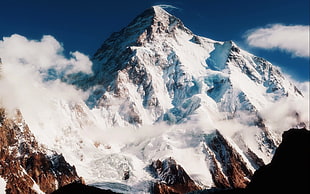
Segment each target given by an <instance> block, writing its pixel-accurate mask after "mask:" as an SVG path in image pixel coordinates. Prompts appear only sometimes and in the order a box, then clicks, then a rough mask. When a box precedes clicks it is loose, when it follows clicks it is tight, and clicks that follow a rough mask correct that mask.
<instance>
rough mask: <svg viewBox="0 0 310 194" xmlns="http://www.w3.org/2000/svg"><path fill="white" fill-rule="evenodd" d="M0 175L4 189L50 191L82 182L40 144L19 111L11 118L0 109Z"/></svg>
mask: <svg viewBox="0 0 310 194" xmlns="http://www.w3.org/2000/svg"><path fill="white" fill-rule="evenodd" d="M0 140H1V141H0V148H1V152H0V159H1V160H0V175H1V177H2V178H3V179H4V180H5V192H6V193H43V192H45V193H51V192H52V191H54V190H56V189H57V188H59V187H61V186H64V185H67V184H69V183H72V182H82V179H81V178H80V177H79V176H78V175H77V173H76V170H75V168H74V166H71V165H69V164H68V163H67V162H66V161H65V159H64V157H63V156H62V155H59V154H57V153H56V152H52V151H50V150H47V149H46V148H44V147H42V146H40V145H39V144H38V142H37V141H36V139H35V137H34V136H33V134H31V132H30V130H29V128H28V126H27V125H26V124H25V122H24V121H23V117H22V115H21V113H20V112H16V115H15V116H14V118H13V119H10V118H7V114H6V113H5V110H4V109H2V108H1V109H0Z"/></svg>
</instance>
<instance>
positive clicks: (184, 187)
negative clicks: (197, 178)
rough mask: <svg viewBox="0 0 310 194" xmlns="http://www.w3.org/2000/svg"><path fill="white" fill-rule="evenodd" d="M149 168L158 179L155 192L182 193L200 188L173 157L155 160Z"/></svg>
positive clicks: (162, 193)
mask: <svg viewBox="0 0 310 194" xmlns="http://www.w3.org/2000/svg"><path fill="white" fill-rule="evenodd" d="M149 170H150V172H151V174H152V175H153V176H154V178H156V179H158V182H156V183H155V184H154V187H153V189H152V193H154V194H170V193H180V194H181V193H187V192H190V191H194V190H198V189H200V187H199V186H197V185H196V184H195V182H194V181H193V180H192V179H191V178H190V177H189V176H188V174H187V173H186V172H185V170H184V169H183V168H182V167H181V166H180V165H178V164H177V163H176V161H175V160H174V159H172V158H168V159H165V160H163V161H160V160H156V161H154V162H153V163H152V164H151V165H150V167H149Z"/></svg>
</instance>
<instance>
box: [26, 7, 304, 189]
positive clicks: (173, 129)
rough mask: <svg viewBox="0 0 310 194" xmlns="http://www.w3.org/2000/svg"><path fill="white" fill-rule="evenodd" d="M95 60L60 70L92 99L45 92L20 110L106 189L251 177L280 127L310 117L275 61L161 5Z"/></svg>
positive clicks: (39, 135) (229, 184)
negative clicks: (190, 24) (195, 26)
mask: <svg viewBox="0 0 310 194" xmlns="http://www.w3.org/2000/svg"><path fill="white" fill-rule="evenodd" d="M92 62H93V66H92V70H93V74H83V73H81V72H80V73H74V74H70V75H68V74H66V75H64V76H63V77H61V81H62V82H61V84H64V83H63V82H65V83H66V84H71V85H70V87H71V86H72V85H74V86H75V87H77V88H80V89H82V90H83V91H79V92H80V93H79V94H81V93H82V94H81V95H84V96H86V98H85V99H86V100H84V101H83V100H82V99H81V98H78V100H76V99H72V98H71V97H68V98H62V97H59V96H57V95H55V96H48V95H45V98H44V102H46V104H47V106H44V109H43V108H42V109H40V110H41V111H42V113H41V112H39V113H38V112H31V111H29V110H25V109H23V107H21V108H20V112H21V115H23V116H24V120H25V121H24V122H25V124H27V126H28V127H29V130H30V131H31V132H32V134H33V135H34V136H35V138H36V140H37V141H38V143H39V144H44V147H46V148H47V149H50V150H55V152H57V153H61V154H62V156H63V157H64V158H65V159H66V161H68V163H70V164H71V165H74V167H75V169H76V171H77V173H78V175H79V176H82V177H83V178H84V180H85V181H86V183H87V184H91V185H93V186H96V187H100V188H102V189H110V190H112V191H113V192H119V193H150V192H155V191H162V192H164V191H167V192H168V191H169V192H179V193H182V192H183V191H184V192H185V191H186V192H188V191H190V190H192V189H198V188H199V189H200V188H201V189H204V188H210V187H219V188H240V187H246V185H247V184H248V183H249V181H250V179H251V177H252V175H253V172H254V171H255V170H256V169H258V168H259V167H260V166H262V165H264V164H265V163H268V162H269V161H270V160H271V158H272V155H273V154H274V151H275V149H276V148H277V146H278V145H279V142H280V140H281V131H280V130H281V129H288V128H290V127H292V126H291V125H298V124H299V123H301V122H304V123H305V124H304V125H308V124H309V120H303V118H304V117H303V116H302V114H301V111H300V110H299V109H298V106H295V105H296V102H299V101H300V100H302V99H303V98H304V97H303V94H302V93H301V92H300V91H299V90H298V89H297V87H295V86H294V84H292V83H291V82H290V81H289V79H287V78H286V77H285V76H284V75H283V74H282V73H281V71H280V70H279V69H278V68H277V67H276V66H274V65H272V64H271V63H270V62H268V61H266V60H265V59H263V58H261V57H257V56H255V55H253V54H251V53H248V52H246V51H244V50H242V49H241V48H240V47H238V45H237V44H236V43H234V42H233V41H215V40H211V39H209V38H205V37H202V36H198V35H195V34H194V33H193V32H191V31H190V30H189V29H188V28H186V27H185V26H184V24H183V23H182V22H181V20H180V19H178V18H177V17H175V16H173V15H171V14H169V13H168V12H166V11H165V10H163V9H162V8H161V7H159V6H154V7H151V8H150V9H147V10H146V11H144V12H143V13H142V14H141V15H139V16H138V17H136V18H135V19H134V20H133V21H132V22H131V23H130V24H129V25H128V26H127V27H125V28H123V29H122V30H121V31H119V32H115V33H113V34H112V35H111V36H110V37H109V38H108V39H107V40H106V41H105V42H104V43H103V45H102V46H101V48H100V49H98V51H97V52H96V53H95V55H94V56H93V58H92ZM57 81H58V80H57ZM284 102H285V103H290V104H285V103H284ZM279 103H281V106H284V104H285V106H289V108H287V109H281V111H276V110H278V108H279V106H280V105H279ZM283 103H284V104H283ZM294 103H295V104H294ZM291 104H293V105H291ZM271 111H274V112H272V113H273V114H270V112H271ZM283 111H284V113H283ZM280 112H281V114H280ZM277 114H279V115H277ZM280 116H281V118H280V119H279V117H280ZM279 120H280V121H279ZM279 123H281V124H279ZM280 126H281V127H280ZM185 185H188V186H189V187H186V188H185ZM41 190H42V189H41Z"/></svg>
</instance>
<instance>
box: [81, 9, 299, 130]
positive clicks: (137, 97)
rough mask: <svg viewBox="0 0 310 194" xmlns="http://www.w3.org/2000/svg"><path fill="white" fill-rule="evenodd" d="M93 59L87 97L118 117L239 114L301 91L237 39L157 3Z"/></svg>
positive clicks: (144, 119)
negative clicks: (202, 28)
mask: <svg viewBox="0 0 310 194" xmlns="http://www.w3.org/2000/svg"><path fill="white" fill-rule="evenodd" d="M93 62H94V65H93V70H94V72H95V76H94V77H92V80H93V81H92V83H91V84H92V85H91V86H90V82H89V81H88V80H89V79H87V81H86V82H84V84H80V85H82V87H83V88H89V87H92V88H95V90H94V91H93V95H91V96H90V98H89V101H88V104H89V105H90V106H91V107H95V106H96V107H105V108H106V109H107V110H108V112H109V114H110V115H111V114H112V115H113V117H114V118H118V119H117V121H116V122H117V123H118V124H120V125H127V124H137V125H142V124H153V123H154V122H158V121H161V120H166V121H169V122H170V123H179V122H181V121H182V120H186V119H187V118H188V117H190V116H191V115H192V113H194V112H195V111H196V112H197V111H200V112H205V113H206V114H205V116H206V115H214V114H213V113H214V112H217V114H218V112H221V113H225V114H226V117H228V118H234V117H236V116H238V114H239V112H240V111H242V112H244V111H249V112H251V114H252V113H253V114H254V113H255V114H256V113H258V112H259V110H260V109H263V108H264V106H266V105H267V104H268V103H272V102H274V101H275V100H279V99H281V98H283V97H285V96H288V95H292V96H301V95H302V94H301V92H300V91H299V90H298V89H297V88H296V87H295V86H294V85H293V84H292V83H290V82H289V81H288V80H287V79H286V78H285V77H284V76H283V75H282V74H281V73H280V71H279V70H278V69H277V68H276V67H274V66H273V65H272V64H271V63H269V62H268V61H266V60H264V59H263V58H260V57H256V56H254V55H252V54H250V53H248V52H246V51H243V50H242V49H240V48H239V47H238V46H237V45H236V44H235V43H234V42H232V41H226V42H219V41H213V40H211V39H208V38H204V37H201V36H197V35H195V34H193V33H192V32H191V31H190V30H189V29H187V28H186V27H185V26H184V25H183V23H182V22H181V20H180V19H178V18H176V17H175V16H173V15H171V14H169V13H167V12H166V11H165V10H163V9H162V8H161V7H158V6H154V7H152V8H150V9H148V10H146V11H145V12H143V13H142V14H141V15H139V16H138V17H137V18H135V19H134V20H133V21H132V22H131V23H130V24H129V25H128V26H127V27H126V28H124V29H122V30H121V31H120V32H117V33H113V34H112V35H111V37H110V38H108V39H107V40H106V41H105V42H104V44H103V45H102V46H101V48H100V49H99V50H98V51H97V52H96V54H95V55H94V57H93ZM116 101H117V103H116ZM114 105H115V106H114ZM119 105H121V106H120V107H122V109H119ZM208 112H209V113H210V112H212V114H207V113H208ZM112 115H111V116H112ZM206 117H207V118H208V117H210V116H206ZM209 119H210V120H212V118H209ZM258 120H260V119H259V118H257V122H258ZM126 123H127V124H126Z"/></svg>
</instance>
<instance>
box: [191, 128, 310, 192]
mask: <svg viewBox="0 0 310 194" xmlns="http://www.w3.org/2000/svg"><path fill="white" fill-rule="evenodd" d="M282 137H283V139H282V143H281V144H280V145H279V147H278V148H277V150H276V152H275V154H274V157H273V159H272V161H271V162H270V163H269V164H267V165H264V166H262V167H261V168H259V169H258V170H257V171H256V172H255V173H254V175H253V177H252V180H251V182H250V183H249V184H248V186H247V187H246V188H244V189H240V188H239V189H229V190H220V189H210V190H204V191H194V192H192V194H198V193H205V194H211V193H216V194H222V193H223V194H261V193H298V194H306V193H309V192H310V185H309V176H310V131H309V130H307V129H305V128H303V129H290V130H288V131H285V132H284V133H283V135H282Z"/></svg>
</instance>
